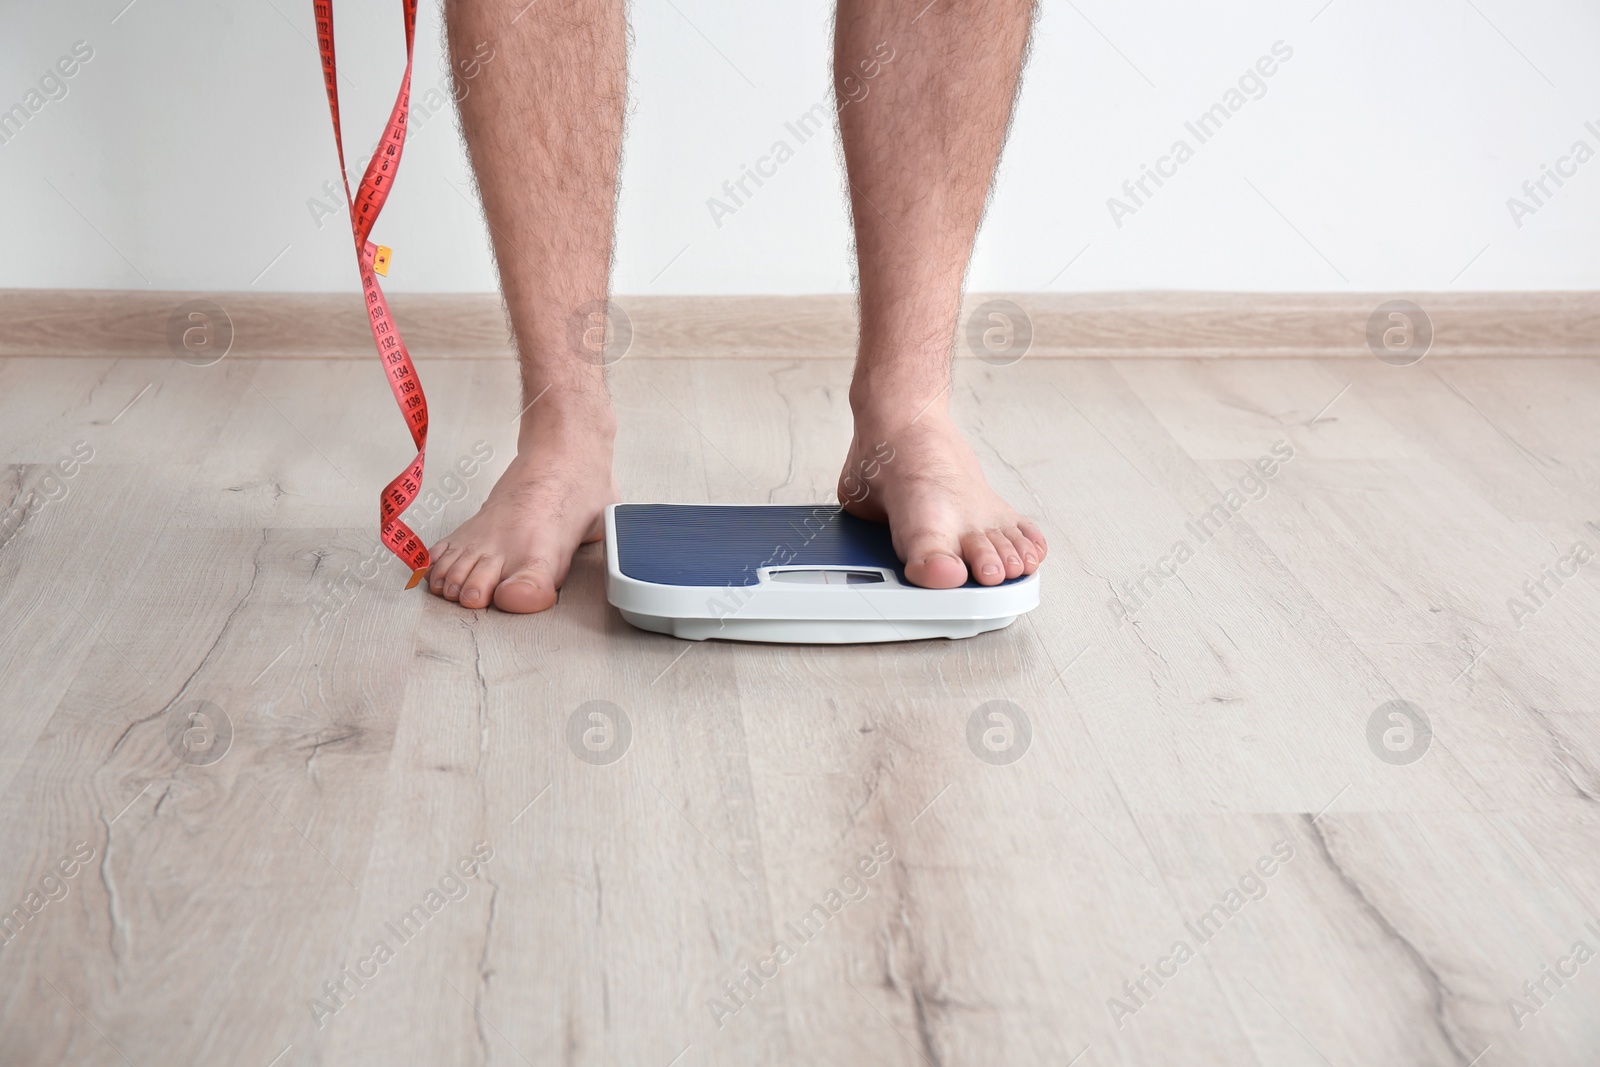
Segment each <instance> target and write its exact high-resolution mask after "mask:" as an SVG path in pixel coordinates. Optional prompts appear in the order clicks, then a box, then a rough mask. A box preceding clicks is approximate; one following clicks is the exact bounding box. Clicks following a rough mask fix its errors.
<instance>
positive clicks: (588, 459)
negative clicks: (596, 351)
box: [428, 405, 618, 613]
mask: <svg viewBox="0 0 1600 1067" xmlns="http://www.w3.org/2000/svg"><path fill="white" fill-rule="evenodd" d="M554 408H555V405H551V407H550V408H546V409H544V410H542V411H541V412H540V413H539V414H540V418H539V421H538V422H537V423H533V422H528V423H524V425H523V429H522V433H521V436H520V439H519V440H518V442H517V456H516V458H515V459H513V460H512V461H511V465H510V466H509V467H507V468H506V472H505V473H504V474H502V475H501V476H500V480H499V481H498V482H496V483H495V485H494V488H493V489H491V490H489V498H488V499H487V500H485V501H484V502H483V507H482V508H480V509H479V511H478V513H477V514H476V515H474V516H473V517H472V518H470V519H468V520H467V521H466V522H464V523H462V524H461V526H460V528H459V529H457V530H456V531H455V532H454V533H452V534H450V535H449V536H448V537H446V538H444V539H443V540H442V541H440V542H439V543H438V544H436V545H434V546H433V566H432V568H430V569H429V571H428V588H429V589H431V590H432V591H433V592H434V594H435V595H437V596H442V597H444V598H445V599H446V600H455V601H459V602H460V604H461V606H462V607H464V608H486V607H488V606H489V602H490V600H491V599H493V601H494V606H495V607H497V608H499V609H500V610H501V611H512V612H518V613H526V612H532V611H544V610H545V609H546V608H549V607H550V606H551V605H553V604H554V603H555V602H556V590H557V589H560V588H561V583H562V582H564V581H566V578H567V569H568V568H569V567H570V566H571V565H572V554H573V553H574V552H576V551H577V549H578V546H579V545H580V544H588V543H589V542H591V541H598V540H600V538H601V537H602V536H604V532H605V507H606V505H607V504H612V503H615V502H616V500H617V499H618V497H617V486H616V482H615V481H614V480H613V479H612V476H611V443H612V438H613V437H614V435H615V420H614V418H613V417H612V415H611V412H610V411H609V409H605V410H603V411H598V412H597V411H593V410H590V411H587V412H585V413H578V412H566V413H560V414H558V413H557V412H556V411H555V410H554Z"/></svg>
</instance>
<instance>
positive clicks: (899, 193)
mask: <svg viewBox="0 0 1600 1067" xmlns="http://www.w3.org/2000/svg"><path fill="white" fill-rule="evenodd" d="M1033 8H1034V5H1033V0H933V2H932V3H929V2H928V0H838V18H837V24H836V28H835V34H834V55H833V60H834V83H835V84H834V88H835V92H836V93H837V96H838V99H839V101H840V103H841V105H842V107H841V109H840V112H839V128H840V133H841V135H842V137H843V140H844V154H845V162H846V165H847V168H848V172H849V177H850V207H851V213H852V215H853V217H854V220H855V234H856V257H857V264H858V272H859V276H860V287H861V338H860V347H859V351H858V353H857V357H856V370H855V378H854V380H853V381H852V383H851V386H850V405H851V408H852V410H853V412H854V415H855V439H854V440H853V441H852V442H851V447H850V454H849V456H848V458H847V459H846V462H845V468H844V471H843V473H842V474H841V475H840V481H839V498H840V500H841V501H843V502H844V504H845V506H846V507H847V508H848V509H849V510H851V511H852V512H855V513H856V514H859V515H862V516H863V517H866V518H872V519H878V520H886V521H888V522H889V524H890V528H891V531H892V534H893V537H894V543H895V549H896V551H897V552H899V554H900V557H901V559H902V560H904V561H905V564H906V576H907V577H908V578H910V580H911V581H913V582H915V583H917V584H918V585H923V586H929V587H933V588H950V587H952V586H957V585H960V584H962V583H963V582H965V581H966V580H967V576H968V573H969V571H970V573H971V575H972V577H973V578H974V579H975V580H977V581H978V582H980V583H982V584H984V585H994V584H997V583H998V582H1001V581H1004V580H1005V579H1006V578H1015V577H1017V576H1018V575H1021V574H1024V573H1028V574H1031V573H1033V571H1034V570H1035V569H1036V568H1037V567H1038V565H1039V562H1040V561H1041V560H1043V559H1044V555H1045V551H1046V545H1045V540H1044V536H1043V535H1042V534H1041V533H1040V532H1039V530H1038V527H1036V526H1035V525H1034V524H1033V523H1031V522H1028V521H1027V520H1026V519H1023V518H1021V517H1020V516H1019V515H1018V514H1017V513H1016V512H1015V511H1014V510H1013V509H1012V508H1011V506H1010V505H1009V504H1007V503H1006V502H1005V501H1004V500H1002V499H1001V498H1000V497H999V496H998V495H997V494H996V493H995V492H994V491H993V490H992V489H990V488H989V485H988V482H987V481H986V480H985V479H984V476H983V471H982V468H981V467H980V466H979V465H978V460H977V457H976V456H974V455H973V453H972V450H971V448H970V447H968V445H967V443H966V441H965V440H964V439H963V438H962V437H961V434H960V432H959V431H957V430H956V428H955V425H954V424H953V423H952V422H951V420H950V416H949V396H950V372H951V344H952V342H953V340H954V338H955V333H956V319H957V317H958V315H959V313H960V305H961V287H962V282H963V280H964V278H965V275H966V270H967V263H968V259H969V257H970V256H971V253H972V243H973V240H974V239H975V238H976V236H977V231H978V223H979V221H980V220H981V218H982V216H983V209H984V206H985V203H986V202H987V199H988V195H989V188H990V184H991V182H992V181H993V178H994V170H995V165H996V163H997V161H998V159H999V156H1000V148H1001V146H1002V145H1003V143H1004V142H1005V137H1006V132H1007V129H1008V128H1009V126H1010V122H1011V109H1012V102H1013V99H1014V98H1015V95H1016V89H1017V85H1018V79H1019V78H1020V76H1021V70H1022V63H1023V59H1024V56H1025V54H1026V51H1027V43H1028V34H1029V32H1030V30H1031V27H1032V20H1033ZM890 455H892V457H893V458H892V459H888V460H885V459H884V457H885V456H890Z"/></svg>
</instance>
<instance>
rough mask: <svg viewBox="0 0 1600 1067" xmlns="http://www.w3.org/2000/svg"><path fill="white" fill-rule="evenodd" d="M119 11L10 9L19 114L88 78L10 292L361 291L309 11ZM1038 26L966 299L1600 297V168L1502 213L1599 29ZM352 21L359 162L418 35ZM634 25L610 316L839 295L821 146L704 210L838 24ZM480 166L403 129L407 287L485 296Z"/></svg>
mask: <svg viewBox="0 0 1600 1067" xmlns="http://www.w3.org/2000/svg"><path fill="white" fill-rule="evenodd" d="M126 2H127V0H91V2H82V3H77V2H74V3H66V2H60V3H50V4H42V3H32V2H30V3H23V2H22V0H0V3H3V6H4V14H3V16H0V17H3V20H4V25H5V27H6V28H5V31H4V33H3V35H0V109H3V108H7V107H9V106H11V104H13V103H26V101H27V99H28V98H27V95H26V94H27V93H28V92H29V90H30V89H31V88H34V87H36V85H37V83H38V81H39V79H40V77H41V76H42V75H44V74H45V73H46V72H47V71H48V70H49V69H50V68H51V67H52V65H53V64H54V63H55V62H56V60H57V59H58V57H62V56H65V55H67V54H69V53H70V51H71V49H72V46H73V45H74V43H75V42H78V41H86V42H88V45H89V46H90V47H91V48H92V49H93V52H94V55H93V58H92V59H91V60H90V61H89V62H87V63H86V64H84V65H83V66H82V68H81V69H80V70H78V72H77V73H76V74H75V75H74V77H72V78H71V79H70V80H68V81H67V82H66V87H67V94H66V96H65V97H64V98H62V99H59V100H53V101H50V102H48V103H46V104H44V106H43V107H42V108H41V109H40V110H39V112H38V113H37V114H35V115H33V116H32V117H31V119H30V120H29V121H28V122H27V124H26V125H25V126H24V127H23V128H22V129H21V131H20V133H17V134H16V135H15V136H13V137H12V138H11V139H10V140H9V141H8V142H7V143H5V144H4V145H0V204H3V205H4V207H3V209H0V219H3V229H0V287H29V286H50V287H118V288H122V287H126V288H143V287H146V286H149V287H154V288H162V289H187V290H236V289H248V288H251V287H252V286H253V287H254V288H255V289H258V290H348V289H354V288H355V285H356V283H355V273H354V271H355V268H354V264H353V263H352V262H351V259H352V256H351V253H350V249H349V233H348V229H347V227H345V226H344V224H343V223H342V221H341V219H340V218H339V217H338V216H333V217H330V218H328V219H326V220H325V221H324V225H322V226H321V228H319V227H318V226H317V224H316V222H315V221H314V219H313V213H312V211H311V210H310V209H309V208H308V206H307V201H308V199H310V198H313V197H317V196H319V195H321V186H322V184H323V182H324V181H326V180H329V179H332V178H334V177H335V176H336V174H337V161H336V158H335V156H334V151H333V145H332V137H331V134H330V131H329V124H328V116H327V111H326V105H325V102H324V97H323V91H322V81H321V76H320V71H319V68H318V60H317V53H316V46H315V44H314V40H315V37H314V33H313V28H312V18H311V3H310V0H253V2H250V3H244V2H240V0H231V2H219V0H135V2H134V3H133V5H132V6H131V7H126V8H125V4H126ZM1043 5H1044V7H1043V14H1042V17H1041V21H1040V25H1039V31H1038V36H1037V39H1036V44H1035V50H1034V56H1033V61H1032V65H1031V67H1030V68H1029V71H1028V75H1027V81H1026V84H1025V88H1024V93H1023V97H1022V103H1021V107H1020V111H1019V114H1018V116H1017V121H1016V126H1015V129H1014V132H1013V135H1012V139H1011V143H1010V146H1009V148H1008V151H1007V154H1006V157H1005V160H1004V163H1003V167H1002V177H1001V181H1000V185H999V188H998V190H997V192H996V195H995V199H994V203H993V208H992V210H991V214H990V216H989V219H988V222H987V224H986V226H985V229H984V231H983V234H982V236H981V238H980V242H979V248H978V251H977V255H976V260H975V263H974V266H973V272H972V278H971V287H972V288H974V289H979V290H1029V291H1031V290H1042V289H1053V290H1085V289H1151V288H1176V289H1235V290H1343V289H1352V290H1373V291H1399V290H1428V289H1444V288H1449V287H1451V286H1454V287H1455V288H1458V289H1551V288H1554V289H1565V288H1592V287H1595V286H1597V285H1600V256H1597V255H1596V253H1595V249H1596V247H1597V245H1600V161H1594V160H1591V161H1589V162H1587V163H1586V164H1585V165H1583V166H1581V167H1578V169H1577V173H1576V175H1575V176H1574V177H1571V178H1569V179H1567V181H1566V185H1565V186H1564V187H1562V188H1560V189H1557V188H1556V187H1555V185H1554V184H1553V183H1549V184H1547V188H1548V189H1549V190H1551V191H1552V192H1553V194H1554V195H1552V196H1550V197H1548V198H1546V199H1545V203H1544V204H1543V206H1539V207H1538V208H1537V210H1536V211H1535V212H1533V213H1532V214H1529V215H1527V216H1526V217H1523V218H1522V219H1521V220H1520V222H1521V225H1520V226H1519V225H1518V224H1517V220H1514V219H1513V217H1512V214H1511V212H1510V210H1509V209H1508V205H1507V199H1508V198H1509V197H1512V196H1517V195H1522V194H1521V187H1522V184H1523V182H1524V181H1526V180H1529V179H1533V178H1538V177H1539V176H1540V173H1541V165H1543V164H1549V165H1552V166H1553V165H1555V164H1556V163H1557V162H1558V160H1560V159H1561V157H1564V156H1566V155H1567V154H1568V153H1569V152H1570V151H1571V149H1572V146H1573V145H1574V142H1576V141H1579V140H1582V141H1584V142H1586V143H1587V144H1588V146H1590V148H1591V149H1593V150H1596V151H1600V92H1597V89H1600V67H1597V65H1596V64H1595V62H1594V48H1595V45H1596V43H1597V42H1600V7H1597V6H1596V5H1594V4H1593V3H1592V2H1585V0H1544V2H1536V3H1523V4H1519V3H1513V2H1512V0H1451V2H1444V0H1404V2H1400V3H1395V2H1384V0H1332V2H1331V3H1327V4H1326V6H1324V0H1295V2H1292V3H1289V2H1281V0H1280V2H1268V0H1236V2H1233V3H1229V4H1196V3H1191V2H1184V0H1152V2H1148V3H1145V4H1142V5H1135V4H1132V3H1114V2H1112V0H1070V2H1069V0H1043ZM337 11H338V16H339V17H338V21H337V25H338V33H339V42H340V44H341V45H342V54H341V57H340V58H341V61H342V66H341V71H342V72H343V74H344V76H345V79H346V80H345V83H344V85H343V86H342V91H343V96H342V99H343V104H344V109H345V123H346V125H345V129H346V134H347V136H349V137H350V138H351V141H352V144H351V148H352V152H353V154H354V155H356V156H360V155H364V154H365V152H366V151H367V150H368V149H369V148H370V147H371V145H372V143H373V141H374V140H375V138H376V136H377V134H378V132H379V131H380V128H381V125H382V122H383V119H384V117H385V115H386V114H387V111H388V108H389V105H390V103H391V102H392V99H393V95H394V90H395V86H396V83H397V80H398V77H399V72H400V64H401V55H402V44H401V35H400V17H399V5H398V3H396V2H395V0H340V2H339V3H338V4H337ZM119 12H120V14H119ZM680 12H681V14H680ZM633 25H634V30H635V35H636V43H635V49H634V53H633V54H634V74H633V87H632V98H633V102H634V103H633V114H632V116H631V118H630V122H629V131H628V140H627V146H626V163H625V174H624V193H623V198H622V212H621V219H620V234H619V249H618V262H617V290H618V292H619V293H646V292H649V293H751V292H756V293H803V292H838V291H844V290H848V288H849V287H850V283H851V270H850V264H849V260H848V257H847V235H846V227H845V214H844V207H843V201H842V197H841V182H840V177H839V174H838V169H837V167H838V164H837V161H836V158H835V153H834V150H833V147H832V145H831V144H830V143H828V142H827V141H825V140H823V139H821V138H817V139H815V140H813V141H811V142H809V143H807V144H805V145H801V146H798V152H797V154H796V157H795V158H794V159H793V160H792V161H790V162H789V163H788V164H786V165H785V166H784V167H783V168H782V169H781V171H780V172H779V174H778V176H777V177H776V178H774V179H772V180H771V181H769V182H768V183H767V185H766V186H765V187H764V188H762V189H761V190H760V191H759V195H757V196H755V197H754V198H752V199H751V200H750V201H749V202H748V203H747V204H746V205H745V206H744V207H743V208H741V209H740V210H739V211H738V212H737V214H736V215H734V216H731V217H726V218H723V219H722V220H721V221H722V225H721V226H720V227H719V226H717V225H716V224H715V222H714V221H713V218H712V215H711V212H710V211H709V210H708V208H707V200H708V198H710V197H713V196H717V195H719V193H720V189H721V186H722V183H723V182H724V181H725V180H727V179H730V178H736V177H737V176H738V174H739V171H740V166H741V164H743V163H748V162H752V161H754V160H755V159H756V158H757V157H758V156H760V155H762V154H764V153H765V152H766V151H767V150H768V148H769V146H770V145H771V144H772V142H773V141H774V140H776V139H779V138H787V139H790V140H791V141H792V138H790V137H789V135H787V134H786V132H785V130H784V122H785V121H786V120H789V119H792V118H794V117H795V116H797V115H799V114H800V113H801V112H803V111H805V110H806V109H807V108H808V107H810V106H811V104H813V103H814V102H815V101H816V100H818V99H819V98H821V96H822V95H823V93H824V91H825V89H826V87H827V84H828V77H827V68H826V62H827V56H828V42H827V33H828V11H827V8H826V6H825V5H824V4H821V3H817V2H816V0H812V2H811V3H810V4H809V5H797V6H789V5H783V4H768V3H749V2H739V0H673V2H672V3H657V2H653V0H642V2H640V3H637V4H636V5H635V9H634V12H633ZM702 35H703V36H702ZM439 39H440V32H439V13H438V11H437V10H436V9H435V7H434V5H432V4H430V3H427V2H426V0H425V3H424V10H423V12H422V14H421V25H420V26H419V29H418V44H419V49H420V51H419V56H418V63H417V74H416V88H415V92H414V95H415V98H416V99H418V100H419V101H424V102H425V101H426V99H427V97H426V93H427V90H428V89H430V88H433V87H438V86H441V85H446V86H447V85H448V78H447V75H446V73H445V67H444V63H443V60H442V59H441V51H440V47H439ZM708 39H709V42H708ZM1280 40H1281V41H1283V42H1285V44H1286V45H1287V46H1288V47H1289V48H1292V49H1293V56H1292V58H1290V59H1289V60H1287V61H1286V62H1283V63H1281V64H1280V65H1279V67H1278V69H1277V70H1276V73H1275V74H1274V75H1273V76H1272V77H1271V78H1270V79H1268V80H1266V82H1265V84H1266V91H1265V95H1263V96H1262V97H1261V98H1260V99H1255V100H1250V101H1248V102H1247V103H1245V104H1244V106H1243V107H1242V108H1240V110H1239V111H1238V112H1237V114H1234V115H1232V117H1231V118H1230V119H1229V120H1228V122H1227V124H1226V125H1225V127H1224V128H1223V129H1222V130H1221V131H1220V132H1219V133H1218V134H1217V135H1216V136H1215V137H1214V138H1212V139H1211V140H1209V141H1207V142H1206V143H1204V144H1200V143H1199V142H1198V140H1197V139H1196V138H1195V137H1194V136H1193V134H1191V133H1189V132H1188V131H1187V130H1186V129H1185V127H1184V123H1185V121H1187V120H1192V119H1194V118H1195V117H1197V116H1198V115H1199V114H1200V113H1201V112H1202V111H1204V110H1205V109H1206V108H1207V107H1209V106H1210V105H1211V104H1213V103H1216V102H1218V101H1220V100H1222V99H1223V97H1224V94H1225V92H1226V91H1227V90H1228V89H1229V88H1230V87H1233V86H1234V85H1235V83H1236V81H1237V79H1238V78H1239V76H1240V75H1241V74H1242V73H1244V72H1245V71H1246V70H1247V69H1248V68H1250V67H1251V65H1252V64H1254V63H1255V62H1256V60H1257V58H1258V57H1260V56H1263V55H1267V54H1268V53H1269V52H1270V50H1271V47H1272V45H1273V43H1274V42H1276V41H1280ZM746 78H748V79H749V83H747V81H746ZM750 83H753V86H752V84H750ZM35 99H37V98H35ZM434 99H437V97H435V98H434ZM1586 107H1587V110H1585V108H1586ZM1588 121H1592V122H1593V123H1594V127H1593V128H1586V126H1585V123H1586V122H1588ZM1178 138H1183V139H1185V140H1186V141H1188V142H1189V144H1190V146H1191V147H1192V148H1194V149H1195V154H1194V157H1193V158H1192V159H1190V160H1188V161H1187V162H1185V163H1184V164H1183V165H1182V166H1181V167H1180V168H1178V171H1177V174H1176V176H1175V177H1172V178H1171V179H1169V180H1168V181H1167V183H1166V184H1165V186H1163V187H1162V188H1160V189H1155V187H1154V186H1147V187H1148V188H1150V189H1151V190H1153V191H1154V195H1153V196H1151V197H1150V198H1149V199H1148V200H1147V202H1146V203H1145V204H1143V205H1142V206H1140V207H1138V210H1137V211H1136V212H1135V213H1134V214H1131V215H1128V216H1126V217H1123V218H1122V219H1121V220H1120V222H1121V225H1120V226H1118V225H1117V224H1116V222H1114V221H1113V218H1112V214H1111V212H1110V211H1109V209H1108V205H1107V200H1108V198H1109V197H1112V196H1121V195H1122V193H1121V186H1122V183H1123V182H1124V181H1125V180H1127V179H1130V178H1137V177H1138V176H1139V173H1140V167H1141V164H1153V163H1155V162H1156V161H1157V159H1158V158H1159V157H1161V156H1162V155H1164V154H1166V153H1167V152H1168V151H1169V148H1170V147H1171V145H1172V143H1173V142H1174V141H1175V140H1177V139H1178ZM1566 166H1567V168H1568V169H1569V170H1570V169H1571V164H1566ZM464 168H465V164H464V157H463V155H462V151H461V148H460V145H459V140H458V136H457V132H456V129H455V127H454V118H453V116H452V115H451V114H450V113H449V112H448V111H446V112H445V113H443V114H440V115H437V116H435V117H432V118H431V119H429V120H428V121H426V122H425V123H423V124H422V126H421V128H419V129H415V130H414V131H413V134H412V139H411V141H410V143H409V146H408V148H407V150H406V156H405V163H404V167H403V171H402V174H401V178H400V181H399V183H398V185H397V188H396V191H395V195H394V197H393V198H392V199H391V201H390V203H389V207H388V208H387V210H386V211H385V214H384V216H383V220H382V222H381V223H380V229H379V232H378V234H377V236H378V237H379V239H380V240H382V241H383V242H384V243H387V244H391V245H393V246H394V247H395V249H396V266H395V269H394V270H393V272H392V273H391V275H390V282H389V287H390V288H391V289H392V290H420V291H461V290H469V291H470V290H486V289H492V288H493V287H494V283H495V279H494V274H493V269H492V266H491V263H490V260H489V256H488V253H487V244H486V241H485V237H484V228H483V224H482V222H481V220H480V218H479V216H478V213H477V209H476V207H475V206H473V205H471V204H469V203H468V202H466V201H465V200H464V199H463V197H462V195H460V193H458V191H453V190H452V188H451V186H454V187H455V188H456V190H463V189H465V187H466V179H465V169H464ZM1169 169H1170V165H1169ZM1129 202H1130V203H1131V201H1129ZM1529 203H1530V206H1532V202H1531V201H1529ZM1075 257H1076V258H1075ZM1069 262H1071V264H1072V265H1071V266H1070V267H1069V268H1067V269H1066V270H1064V271H1063V268H1064V267H1066V266H1067V264H1068V263H1069ZM269 264H270V266H269ZM1469 264H1470V265H1469Z"/></svg>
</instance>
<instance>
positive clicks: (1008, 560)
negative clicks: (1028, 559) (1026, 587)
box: [989, 529, 1022, 578]
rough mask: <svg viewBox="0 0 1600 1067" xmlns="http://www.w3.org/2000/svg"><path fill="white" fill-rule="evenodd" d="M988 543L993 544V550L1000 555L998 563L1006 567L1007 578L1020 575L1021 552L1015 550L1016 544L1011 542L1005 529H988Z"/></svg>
mask: <svg viewBox="0 0 1600 1067" xmlns="http://www.w3.org/2000/svg"><path fill="white" fill-rule="evenodd" d="M989 543H990V544H991V545H993V546H994V550H995V552H996V553H997V554H998V555H999V556H1000V563H1001V565H1002V566H1004V567H1005V569H1006V577H1007V578H1020V577H1022V553H1021V552H1018V551H1017V546H1016V545H1014V544H1012V543H1011V538H1010V537H1009V536H1007V534H1006V531H1004V530H1001V529H995V530H990V531H989Z"/></svg>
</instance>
